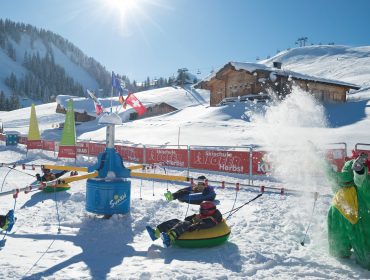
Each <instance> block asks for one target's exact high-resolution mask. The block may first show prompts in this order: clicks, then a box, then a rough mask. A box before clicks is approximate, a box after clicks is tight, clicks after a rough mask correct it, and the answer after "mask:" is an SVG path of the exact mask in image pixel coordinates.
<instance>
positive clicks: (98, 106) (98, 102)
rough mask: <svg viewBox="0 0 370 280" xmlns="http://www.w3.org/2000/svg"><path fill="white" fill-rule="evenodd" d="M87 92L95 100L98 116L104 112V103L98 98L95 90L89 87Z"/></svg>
mask: <svg viewBox="0 0 370 280" xmlns="http://www.w3.org/2000/svg"><path fill="white" fill-rule="evenodd" d="M87 94H88V95H89V96H90V97H91V99H92V100H93V102H94V105H95V112H96V114H97V115H98V116H99V115H101V114H103V112H104V108H103V106H102V104H101V103H100V101H99V100H98V99H97V98H96V96H95V94H94V93H93V92H91V91H89V90H88V89H87Z"/></svg>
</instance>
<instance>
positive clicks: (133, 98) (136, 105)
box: [126, 93, 146, 116]
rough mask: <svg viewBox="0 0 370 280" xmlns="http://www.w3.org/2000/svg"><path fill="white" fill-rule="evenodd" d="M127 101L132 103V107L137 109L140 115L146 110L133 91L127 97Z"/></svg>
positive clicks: (129, 103)
mask: <svg viewBox="0 0 370 280" xmlns="http://www.w3.org/2000/svg"><path fill="white" fill-rule="evenodd" d="M126 103H127V104H128V105H130V106H131V107H132V108H134V109H135V111H136V112H137V113H138V115H139V116H140V115H142V114H144V113H145V112H146V108H145V106H144V105H143V104H142V103H141V102H140V101H139V99H137V98H136V96H135V95H134V94H132V93H130V94H129V95H128V96H127V98H126Z"/></svg>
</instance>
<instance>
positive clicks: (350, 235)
mask: <svg viewBox="0 0 370 280" xmlns="http://www.w3.org/2000/svg"><path fill="white" fill-rule="evenodd" d="M368 166H369V164H368V160H367V154H365V153H363V154H361V155H359V156H358V157H357V158H356V159H355V160H353V159H352V160H349V161H347V162H346V163H345V165H344V167H343V168H342V171H341V172H334V171H331V172H330V174H331V178H334V179H335V182H334V183H335V185H334V186H333V191H334V192H335V195H334V197H333V202H332V206H331V207H330V210H329V213H328V239H329V251H330V254H331V255H333V256H335V257H339V258H349V257H350V256H351V249H353V253H354V256H355V258H356V261H357V262H358V263H359V264H360V265H361V266H362V267H364V268H367V269H369V270H370V243H369V240H370V176H369V174H368V171H369V170H368V169H369V167H368Z"/></svg>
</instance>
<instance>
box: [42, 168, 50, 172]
mask: <svg viewBox="0 0 370 280" xmlns="http://www.w3.org/2000/svg"><path fill="white" fill-rule="evenodd" d="M42 172H43V173H49V172H50V169H49V168H43V169H42Z"/></svg>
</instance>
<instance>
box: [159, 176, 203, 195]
mask: <svg viewBox="0 0 370 280" xmlns="http://www.w3.org/2000/svg"><path fill="white" fill-rule="evenodd" d="M198 180H202V181H198V183H197V184H195V183H192V184H191V186H190V187H187V188H183V189H180V190H178V191H176V192H174V193H171V192H170V191H168V192H166V193H165V194H164V196H165V197H166V200H168V201H171V200H175V199H178V198H179V197H182V196H184V195H187V194H190V193H203V194H204V195H206V194H207V192H208V190H209V188H208V185H207V184H206V180H207V178H206V177H205V176H203V175H202V176H199V177H198Z"/></svg>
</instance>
